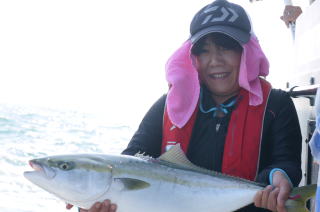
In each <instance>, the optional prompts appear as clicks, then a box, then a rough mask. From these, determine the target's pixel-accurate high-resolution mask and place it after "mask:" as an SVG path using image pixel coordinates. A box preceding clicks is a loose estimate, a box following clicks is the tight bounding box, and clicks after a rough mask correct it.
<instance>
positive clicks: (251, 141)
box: [162, 79, 271, 180]
mask: <svg viewBox="0 0 320 212" xmlns="http://www.w3.org/2000/svg"><path fill="white" fill-rule="evenodd" d="M260 82H261V87H262V91H263V103H262V104H260V105H258V106H250V105H249V92H248V91H246V90H244V89H241V90H240V93H239V97H238V102H237V105H236V108H235V109H234V110H233V111H232V114H231V119H230V122H229V125H228V132H227V136H226V140H225V144H224V153H223V161H222V173H225V174H228V175H232V176H237V177H241V178H245V179H248V180H254V179H255V178H256V176H257V171H258V164H259V155H260V143H261V139H262V131H263V121H264V114H265V109H266V105H267V102H268V98H269V94H270V91H271V85H270V84H269V83H268V82H267V81H265V80H263V79H261V80H260ZM197 112H198V107H197V109H196V110H195V111H194V112H193V115H192V116H191V118H190V119H189V121H188V122H187V124H186V125H185V126H184V127H182V128H178V127H175V126H174V125H173V124H172V123H171V121H170V119H169V116H168V113H167V110H166V109H165V112H164V117H163V139H162V152H165V151H166V149H167V148H168V147H170V146H172V145H175V144H177V143H179V144H180V145H181V148H182V150H183V151H184V152H185V153H186V152H187V150H188V146H189V142H190V139H191V134H192V130H193V126H194V123H195V120H196V116H197Z"/></svg>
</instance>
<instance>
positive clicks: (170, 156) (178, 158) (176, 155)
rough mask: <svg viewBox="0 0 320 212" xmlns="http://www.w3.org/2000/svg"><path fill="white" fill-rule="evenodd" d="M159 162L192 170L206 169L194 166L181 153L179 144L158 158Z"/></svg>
mask: <svg viewBox="0 0 320 212" xmlns="http://www.w3.org/2000/svg"><path fill="white" fill-rule="evenodd" d="M158 159H159V160H161V161H165V162H169V163H173V164H177V165H179V166H182V167H185V168H188V169H191V170H194V171H204V170H206V169H204V168H201V167H199V166H196V165H194V164H193V163H192V162H191V161H190V160H189V159H188V158H187V156H186V155H185V154H184V152H183V151H182V149H181V147H180V144H176V145H174V146H172V147H171V148H170V149H169V150H168V151H166V152H165V153H163V154H162V155H161V156H160V157H159V158H158Z"/></svg>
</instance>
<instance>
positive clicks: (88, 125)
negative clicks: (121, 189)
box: [0, 104, 135, 212]
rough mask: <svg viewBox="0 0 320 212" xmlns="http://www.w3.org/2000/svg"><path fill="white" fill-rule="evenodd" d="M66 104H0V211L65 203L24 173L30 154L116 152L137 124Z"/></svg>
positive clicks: (32, 211)
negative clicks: (49, 106) (61, 107)
mask: <svg viewBox="0 0 320 212" xmlns="http://www.w3.org/2000/svg"><path fill="white" fill-rule="evenodd" d="M133 128H134V127H130V126H128V125H126V124H125V123H124V124H121V123H116V122H114V123H112V122H110V120H108V121H106V120H104V119H103V118H101V117H99V115H98V114H94V115H93V114H88V113H82V112H76V111H70V110H54V109H46V108H37V107H30V106H28V107H27V106H18V105H6V104H0V167H1V168H0V211H1V212H40V211H41V212H43V211H47V212H51V211H52V212H53V211H76V210H75V209H72V210H66V209H65V203H64V202H63V201H61V200H59V199H58V198H56V197H54V196H53V195H51V194H49V193H48V192H46V191H44V190H42V189H40V188H39V187H37V186H35V185H33V184H32V183H31V182H29V181H28V180H26V179H25V178H24V177H23V172H24V171H27V170H31V168H30V167H29V165H28V160H30V159H33V158H37V157H43V156H48V155H55V154H65V153H120V152H121V151H122V150H123V149H124V148H125V147H126V145H127V144H128V141H129V140H130V138H131V136H132V135H133V133H134V131H135V129H133Z"/></svg>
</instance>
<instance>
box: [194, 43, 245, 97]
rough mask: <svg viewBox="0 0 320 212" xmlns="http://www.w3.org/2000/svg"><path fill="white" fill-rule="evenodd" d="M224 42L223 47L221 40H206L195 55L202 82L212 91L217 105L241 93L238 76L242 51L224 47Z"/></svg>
mask: <svg viewBox="0 0 320 212" xmlns="http://www.w3.org/2000/svg"><path fill="white" fill-rule="evenodd" d="M227 39H229V40H230V38H227ZM223 42H225V41H223ZM223 42H222V45H221V40H220V41H219V39H218V42H215V39H214V38H213V39H212V38H211V37H208V38H205V39H204V40H203V43H202V45H201V46H200V48H199V49H198V53H197V55H195V56H196V66H197V70H198V72H199V77H200V80H201V82H202V83H204V84H205V85H206V87H207V88H208V89H209V90H210V92H211V93H212V97H213V98H214V100H215V101H216V102H217V103H222V102H224V101H225V100H227V99H228V98H230V97H232V96H234V95H235V94H237V93H238V91H239V83H238V76H239V69H240V61H241V54H242V49H235V48H233V47H230V46H228V44H227V45H224V44H223ZM227 43H228V42H227ZM239 48H241V47H240V46H239Z"/></svg>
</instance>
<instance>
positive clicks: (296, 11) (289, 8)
mask: <svg viewBox="0 0 320 212" xmlns="http://www.w3.org/2000/svg"><path fill="white" fill-rule="evenodd" d="M301 13H302V10H301V7H299V6H293V5H286V6H285V8H284V10H283V15H282V16H281V17H280V19H281V20H282V21H284V23H285V24H286V26H287V27H289V24H290V23H295V22H296V20H297V18H298V17H299V16H300V15H301Z"/></svg>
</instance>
